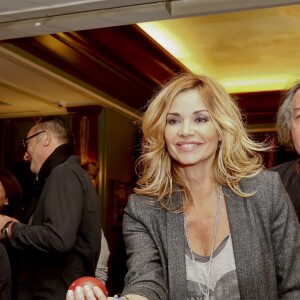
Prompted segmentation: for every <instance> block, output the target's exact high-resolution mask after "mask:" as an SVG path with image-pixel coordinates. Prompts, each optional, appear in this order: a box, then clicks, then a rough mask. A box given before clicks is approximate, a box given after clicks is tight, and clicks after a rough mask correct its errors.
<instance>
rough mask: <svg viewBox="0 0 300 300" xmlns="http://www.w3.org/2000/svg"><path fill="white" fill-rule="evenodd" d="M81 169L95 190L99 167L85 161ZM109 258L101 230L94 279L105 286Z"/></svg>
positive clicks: (106, 243) (92, 162)
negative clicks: (86, 174)
mask: <svg viewBox="0 0 300 300" xmlns="http://www.w3.org/2000/svg"><path fill="white" fill-rule="evenodd" d="M81 166H82V168H83V169H84V170H85V171H86V172H87V173H88V175H89V176H90V178H91V180H92V182H93V185H94V187H95V189H97V184H98V174H99V169H100V168H99V165H98V163H97V162H95V161H87V162H85V163H84V164H82V165H81ZM109 256H110V251H109V247H108V242H107V239H106V238H105V235H104V232H103V230H102V229H101V251H100V256H99V259H98V262H97V267H96V278H98V279H99V280H101V281H102V282H103V283H104V284H106V281H107V277H108V260H109Z"/></svg>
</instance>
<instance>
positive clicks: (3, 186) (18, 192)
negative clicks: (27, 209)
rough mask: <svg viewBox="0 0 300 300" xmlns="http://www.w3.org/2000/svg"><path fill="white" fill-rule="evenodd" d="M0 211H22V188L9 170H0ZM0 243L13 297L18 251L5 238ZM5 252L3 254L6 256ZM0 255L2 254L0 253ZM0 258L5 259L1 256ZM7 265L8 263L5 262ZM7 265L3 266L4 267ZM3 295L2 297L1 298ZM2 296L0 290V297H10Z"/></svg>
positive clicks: (14, 213) (13, 213)
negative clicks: (7, 258)
mask: <svg viewBox="0 0 300 300" xmlns="http://www.w3.org/2000/svg"><path fill="white" fill-rule="evenodd" d="M0 213H1V214H3V215H7V216H10V217H13V218H17V219H18V218H19V216H20V214H21V213H22V189H21V186H20V184H19V181H18V180H17V178H16V177H15V176H14V174H13V173H12V172H11V171H9V170H0ZM1 244H3V245H4V246H5V249H6V252H7V254H8V257H9V262H10V268H11V270H9V271H10V273H11V281H12V291H11V292H12V299H15V292H16V289H15V286H16V280H17V276H18V265H19V260H20V253H19V251H18V250H17V249H15V248H13V247H12V246H11V245H10V243H9V242H8V241H7V240H1ZM7 254H6V253H5V256H7ZM1 256H4V254H2V253H1ZM2 259H5V258H3V257H2ZM7 265H8V266H9V264H7ZM6 267H7V266H5V268H6ZM2 268H4V266H2V264H1V273H4V272H6V270H4V269H3V270H2ZM1 280H2V279H1ZM2 297H3V298H2ZM5 297H7V296H4V295H3V296H2V293H1V292H0V299H10V298H5Z"/></svg>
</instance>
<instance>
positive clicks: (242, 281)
mask: <svg viewBox="0 0 300 300" xmlns="http://www.w3.org/2000/svg"><path fill="white" fill-rule="evenodd" d="M223 191H224V195H225V202H226V208H227V213H228V219H229V226H230V231H231V237H232V245H233V251H234V257H235V264H236V272H237V277H238V283H239V288H240V296H241V299H254V298H255V297H256V296H257V295H259V290H260V287H259V286H257V282H258V281H260V280H259V277H260V276H261V274H259V271H260V270H259V269H258V266H257V264H256V262H257V255H258V253H257V251H256V250H257V249H258V248H257V246H258V245H257V241H258V240H257V238H256V235H257V233H256V228H255V219H254V216H253V211H252V208H251V203H250V202H249V201H251V197H250V198H247V199H244V198H242V197H239V196H237V195H236V194H234V193H233V192H232V191H231V190H230V189H229V188H228V187H223ZM261 283H263V278H262V282H261Z"/></svg>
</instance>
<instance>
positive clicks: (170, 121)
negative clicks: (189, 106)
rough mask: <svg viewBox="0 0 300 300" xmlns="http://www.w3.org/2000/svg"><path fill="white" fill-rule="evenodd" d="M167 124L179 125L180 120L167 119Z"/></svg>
mask: <svg viewBox="0 0 300 300" xmlns="http://www.w3.org/2000/svg"><path fill="white" fill-rule="evenodd" d="M167 123H168V124H170V125H173V124H178V123H179V119H175V118H172V119H167Z"/></svg>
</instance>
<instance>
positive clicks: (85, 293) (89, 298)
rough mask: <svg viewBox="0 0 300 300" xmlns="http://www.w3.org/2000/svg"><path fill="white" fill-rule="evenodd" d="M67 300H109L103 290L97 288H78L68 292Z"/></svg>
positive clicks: (85, 286) (87, 286) (86, 286)
mask: <svg viewBox="0 0 300 300" xmlns="http://www.w3.org/2000/svg"><path fill="white" fill-rule="evenodd" d="M66 300H107V298H106V297H105V295H104V294H103V292H102V291H101V289H100V288H99V287H97V286H94V287H91V286H89V285H84V286H83V287H81V286H77V287H76V289H75V291H71V290H68V292H67V296H66Z"/></svg>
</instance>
